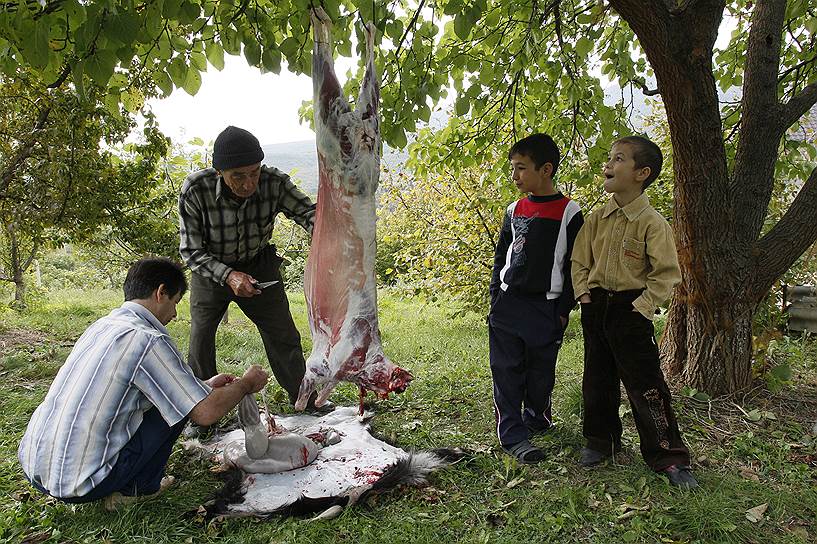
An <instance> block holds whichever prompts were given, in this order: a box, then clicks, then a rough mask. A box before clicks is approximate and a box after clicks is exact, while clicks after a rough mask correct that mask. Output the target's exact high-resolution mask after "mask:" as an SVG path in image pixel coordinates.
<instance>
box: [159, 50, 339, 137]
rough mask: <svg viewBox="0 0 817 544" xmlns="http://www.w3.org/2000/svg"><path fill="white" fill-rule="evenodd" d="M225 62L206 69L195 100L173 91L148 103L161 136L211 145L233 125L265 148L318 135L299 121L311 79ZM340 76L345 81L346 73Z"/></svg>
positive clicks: (308, 97)
mask: <svg viewBox="0 0 817 544" xmlns="http://www.w3.org/2000/svg"><path fill="white" fill-rule="evenodd" d="M224 61H225V66H224V69H223V70H222V71H221V72H219V71H218V70H216V69H215V68H213V67H212V66H208V71H207V72H205V73H203V74H202V83H201V88H200V89H199V92H198V94H196V96H190V95H188V94H187V93H186V92H185V91H184V90H183V89H175V90H174V91H173V93H172V94H171V95H170V96H169V97H168V98H166V99H164V100H151V101H150V104H151V106H152V108H153V111H154V113H156V117H157V119H158V120H159V126H160V127H161V129H162V132H164V133H165V134H166V135H167V136H169V137H171V138H172V139H173V140H174V141H179V142H181V141H186V140H189V139H191V138H194V137H196V136H198V137H200V138H202V139H203V140H204V141H205V142H208V141H211V140H215V138H216V136H217V135H218V133H219V132H221V131H222V130H223V129H224V128H225V127H226V126H227V125H235V126H237V127H241V128H244V129H247V130H249V131H250V132H252V133H253V134H255V135H256V136H257V137H258V139H259V140H260V141H261V144H262V145H264V144H274V143H281V142H294V141H300V140H308V139H312V138H314V137H315V134H314V133H313V132H312V130H311V129H310V128H309V126H308V125H306V124H304V125H301V124H300V123H299V121H298V109H299V108H300V107H301V102H303V101H304V100H311V99H312V80H311V79H310V78H309V77H308V76H305V75H300V76H296V75H294V74H292V73H291V72H289V71H287V70H286V68H285V67H282V68H281V73H280V74H261V72H260V71H259V70H258V69H257V68H251V67H249V66H248V65H247V61H246V60H244V58H243V57H234V56H231V55H225V59H224ZM343 61H347V62H351V61H349V59H342V60H341V61H339V62H338V66H339V68H340V67H341V66H343V65H344V64H343ZM347 65H348V64H347ZM338 73H339V75H340V77H343V74H345V73H346V69H345V68H343V69H342V70H341V69H338Z"/></svg>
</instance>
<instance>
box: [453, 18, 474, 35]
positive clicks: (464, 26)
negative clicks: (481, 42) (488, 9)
mask: <svg viewBox="0 0 817 544" xmlns="http://www.w3.org/2000/svg"><path fill="white" fill-rule="evenodd" d="M473 25H474V22H473V21H471V20H470V18H469V17H468V16H467V15H466V14H465V13H458V14H457V16H456V17H454V34H456V35H457V37H458V38H459V39H461V40H465V39H467V38H468V35H469V34H470V33H471V28H472V27H473Z"/></svg>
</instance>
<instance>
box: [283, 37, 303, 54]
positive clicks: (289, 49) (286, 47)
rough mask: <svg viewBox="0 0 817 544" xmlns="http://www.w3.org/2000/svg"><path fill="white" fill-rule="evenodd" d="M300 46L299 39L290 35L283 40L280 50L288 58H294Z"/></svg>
mask: <svg viewBox="0 0 817 544" xmlns="http://www.w3.org/2000/svg"><path fill="white" fill-rule="evenodd" d="M299 47H300V45H299V44H298V40H296V39H295V38H293V37H291V36H290V37H289V38H287V39H286V40H284V41H282V42H281V46H280V50H281V53H283V54H284V56H285V57H286V58H287V59H292V58H293V57H294V56H295V54H296V53H297V52H298V48H299Z"/></svg>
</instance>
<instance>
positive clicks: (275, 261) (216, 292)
mask: <svg viewBox="0 0 817 544" xmlns="http://www.w3.org/2000/svg"><path fill="white" fill-rule="evenodd" d="M280 264H281V259H280V257H278V256H277V255H276V254H275V247H274V246H267V247H266V248H264V249H263V250H261V252H260V253H259V254H258V255H257V256H256V257H255V258H254V259H251V260H249V261H247V262H244V263H235V264H232V265H230V266H231V267H232V268H233V269H234V270H238V271H240V272H244V273H247V274H249V275H251V276H252V277H253V278H255V279H256V280H258V281H259V282H265V281H272V280H278V281H279V283H276V284H275V285H272V286H270V287H267V288H266V289H263V290H262V291H261V294H260V295H255V296H253V297H237V296H235V294H234V293H233V290H232V289H231V288H230V286H229V285H219V284H218V283H216V282H214V281H213V280H210V279H208V278H205V277H204V276H200V275H199V274H196V273H193V276H192V281H191V285H190V320H191V322H192V323H191V328H190V350H189V354H188V364H189V365H190V367H191V368H192V369H193V373H194V374H195V375H196V377H197V378H199V379H201V380H206V379H208V378H211V377H213V376H215V375H216V373H217V371H216V329H217V328H218V325H219V323H220V322H221V318H222V316H223V315H224V312H225V311H226V310H227V306H228V305H229V304H230V302H235V303H236V304H238V307H239V308H241V311H243V312H244V314H245V315H246V316H247V317H249V318H250V320H251V321H252V322H253V323H255V326H256V327H258V332H260V333H261V339H262V340H263V341H264V349H265V350H266V352H267V359H268V360H269V363H270V367H271V368H272V373H273V374H274V375H275V379H276V380H277V381H278V384H279V385H280V386H281V387H283V388H284V390H285V391H286V392H287V394H288V395H289V399H290V401H291V402H292V403H293V404H294V403H295V399H297V398H298V390H299V389H300V387H301V380H303V377H304V374H305V372H306V363H305V361H304V355H303V352H302V351H301V335H300V334H299V333H298V329H297V328H295V323H294V322H293V321H292V314H291V313H290V311H289V301H288V300H287V297H286V293H285V292H284V282H283V281H281V273H280V271H279V266H280Z"/></svg>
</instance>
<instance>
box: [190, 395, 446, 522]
mask: <svg viewBox="0 0 817 544" xmlns="http://www.w3.org/2000/svg"><path fill="white" fill-rule="evenodd" d="M367 416H368V417H369V418H370V417H371V414H368V413H367ZM275 421H276V423H277V424H278V425H280V426H282V427H284V428H286V429H287V430H288V431H289V432H291V433H294V434H297V435H301V436H310V435H315V434H316V433H318V434H322V435H324V436H327V435H332V434H333V433H337V436H338V437H339V438H340V440H339V441H338V442H336V443H334V444H329V445H327V446H325V447H323V448H322V449H321V450H320V451H319V452H318V455H317V458H316V459H315V460H314V461H313V462H312V463H310V464H309V465H307V466H304V467H301V468H296V469H294V470H289V471H286V472H279V473H277V474H251V473H247V472H244V471H240V470H239V469H236V468H234V467H233V469H232V472H233V473H232V474H231V475H229V476H228V477H227V478H226V479H228V480H230V479H232V482H231V483H230V484H228V485H227V486H226V487H225V489H224V490H222V493H220V494H219V495H220V499H219V500H217V501H212V502H211V503H210V504H209V505H206V506H207V509H208V511H209V513H210V514H211V515H222V514H223V515H227V516H259V517H265V516H269V515H272V514H279V515H304V514H308V513H314V512H321V511H324V510H326V509H327V508H329V507H332V506H335V505H340V506H349V505H352V504H354V503H356V502H358V501H360V500H361V499H363V498H365V496H366V495H368V494H369V493H375V492H379V491H382V490H385V489H389V488H393V487H395V486H398V485H415V486H420V485H424V484H425V483H426V477H427V476H428V474H430V473H431V472H432V471H433V470H435V469H437V468H440V467H442V466H445V465H446V464H448V462H447V461H446V460H445V459H444V458H443V455H445V456H447V457H449V458H450V457H451V456H450V455H448V454H449V453H451V452H443V451H442V450H440V453H432V452H414V453H409V452H406V451H405V450H402V449H400V448H397V447H394V446H391V445H389V444H387V443H385V442H383V441H381V440H378V439H377V438H375V437H373V436H372V435H371V433H370V427H369V419H365V418H360V417H359V416H358V413H357V409H356V408H352V407H344V408H337V409H335V410H334V411H333V412H331V413H329V414H327V415H325V416H322V417H317V416H310V415H305V414H298V415H293V416H275ZM243 440H244V431H243V430H241V429H237V430H235V431H231V432H228V433H226V434H217V435H216V436H214V437H213V438H211V439H210V440H207V441H204V442H200V441H198V440H191V441H187V442H183V443H182V445H183V446H184V447H185V449H187V450H193V451H196V450H198V451H200V452H203V453H205V454H206V455H207V456H208V457H210V458H211V459H213V460H214V461H215V462H216V463H218V464H222V463H223V459H224V453H225V451H228V450H229V448H230V447H231V444H235V443H236V442H237V441H243ZM454 456H455V455H454Z"/></svg>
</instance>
